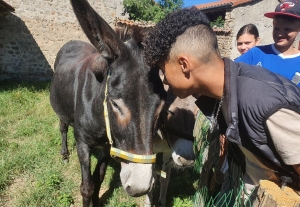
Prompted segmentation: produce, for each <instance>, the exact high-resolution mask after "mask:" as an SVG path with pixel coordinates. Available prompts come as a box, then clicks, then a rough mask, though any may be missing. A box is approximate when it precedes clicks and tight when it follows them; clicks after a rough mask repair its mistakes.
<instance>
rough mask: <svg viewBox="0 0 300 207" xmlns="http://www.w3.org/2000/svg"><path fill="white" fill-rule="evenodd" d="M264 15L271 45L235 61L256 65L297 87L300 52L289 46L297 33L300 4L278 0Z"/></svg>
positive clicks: (298, 82) (250, 52)
mask: <svg viewBox="0 0 300 207" xmlns="http://www.w3.org/2000/svg"><path fill="white" fill-rule="evenodd" d="M265 16H266V17H268V18H273V39H274V44H271V45H264V46H257V47H254V48H252V49H251V50H249V51H248V52H247V53H246V54H244V55H242V56H240V57H238V58H237V59H236V60H235V61H236V62H244V63H248V64H250V65H260V66H262V67H264V68H267V69H269V70H270V71H272V72H274V73H277V74H279V75H282V76H284V77H286V78H288V79H289V80H292V82H294V83H295V84H296V85H298V86H299V87H300V51H299V50H298V48H295V47H294V45H293V44H294V41H295V39H296V37H297V34H298V33H299V32H300V1H298V0H285V1H282V3H280V4H279V5H278V6H277V7H276V9H275V12H269V13H266V14H265Z"/></svg>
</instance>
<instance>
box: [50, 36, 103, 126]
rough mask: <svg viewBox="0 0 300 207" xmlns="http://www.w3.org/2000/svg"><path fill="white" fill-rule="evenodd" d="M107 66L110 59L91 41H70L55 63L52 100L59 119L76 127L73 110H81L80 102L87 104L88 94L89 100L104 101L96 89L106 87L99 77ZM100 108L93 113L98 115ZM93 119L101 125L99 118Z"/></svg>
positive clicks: (93, 101) (60, 51) (51, 92)
mask: <svg viewBox="0 0 300 207" xmlns="http://www.w3.org/2000/svg"><path fill="white" fill-rule="evenodd" d="M106 69H107V60H106V59H105V58H103V57H102V56H101V55H100V53H99V52H98V51H97V50H96V48H95V47H94V46H92V45H91V44H89V43H86V42H83V41H78V40H77V41H70V42H68V43H66V44H65V45H64V46H63V47H62V48H61V49H60V50H59V52H58V54H57V57H56V60H55V63H54V71H55V73H54V77H53V81H52V84H51V88H50V101H51V104H52V108H53V109H54V111H55V112H56V113H57V115H58V116H59V118H60V120H62V121H63V122H64V123H65V124H68V125H71V126H73V127H74V116H75V114H74V113H79V112H78V111H77V110H76V107H80V105H79V104H80V102H82V104H83V105H82V106H86V103H87V102H86V100H85V98H87V99H88V100H89V102H90V103H101V102H103V96H100V93H97V92H99V91H102V90H103V87H102V84H101V82H99V81H98V80H97V77H98V78H99V79H101V78H102V79H103V75H104V74H103V73H104V71H105V70H106ZM90 107H92V106H90ZM84 111H86V110H84ZM84 111H81V112H84ZM99 112H101V111H99V110H95V111H93V114H94V116H93V117H95V118H96V117H98V119H99V118H100V117H101V116H100V114H99ZM94 121H95V122H96V123H98V124H96V125H95V126H98V127H99V126H100V125H99V121H100V120H94Z"/></svg>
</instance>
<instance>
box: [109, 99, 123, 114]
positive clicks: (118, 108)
mask: <svg viewBox="0 0 300 207" xmlns="http://www.w3.org/2000/svg"><path fill="white" fill-rule="evenodd" d="M110 102H111V104H112V106H113V107H114V108H116V109H117V110H118V111H120V112H121V108H120V107H119V105H118V104H117V103H116V102H115V101H113V100H110Z"/></svg>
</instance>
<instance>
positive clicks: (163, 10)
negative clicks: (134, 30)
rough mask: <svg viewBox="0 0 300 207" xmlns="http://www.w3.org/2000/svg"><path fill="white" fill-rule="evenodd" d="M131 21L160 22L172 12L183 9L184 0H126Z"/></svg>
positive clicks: (125, 4) (125, 3)
mask: <svg viewBox="0 0 300 207" xmlns="http://www.w3.org/2000/svg"><path fill="white" fill-rule="evenodd" d="M123 4H124V7H125V11H126V12H127V13H128V14H129V19H131V20H138V21H141V20H142V21H153V22H158V21H159V20H161V19H162V18H164V17H165V16H166V15H167V14H169V13H170V12H172V11H174V10H177V9H181V8H182V6H183V0H159V1H158V2H156V1H154V0H124V1H123Z"/></svg>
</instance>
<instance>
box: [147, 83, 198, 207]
mask: <svg viewBox="0 0 300 207" xmlns="http://www.w3.org/2000/svg"><path fill="white" fill-rule="evenodd" d="M165 89H166V90H167V91H168V92H167V98H166V103H165V105H164V109H163V110H162V112H161V115H160V122H159V130H158V132H157V136H156V137H155V139H154V144H153V145H154V152H155V153H159V152H162V153H163V164H162V171H164V172H166V177H165V178H164V177H160V194H159V200H158V206H160V207H165V206H166V196H167V189H168V184H169V179H170V174H171V168H172V167H175V168H182V170H184V169H185V168H187V167H191V166H193V164H194V160H195V154H194V151H193V143H194V137H193V128H194V124H195V119H196V115H197V113H198V111H199V109H198V107H197V106H196V104H195V101H196V98H195V97H193V96H189V97H187V98H185V99H180V98H178V97H176V96H175V95H174V94H173V93H172V92H171V91H170V90H168V88H167V86H165ZM153 203H154V201H153V196H152V192H150V193H148V194H147V196H146V198H145V202H144V207H150V206H152V205H153Z"/></svg>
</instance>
